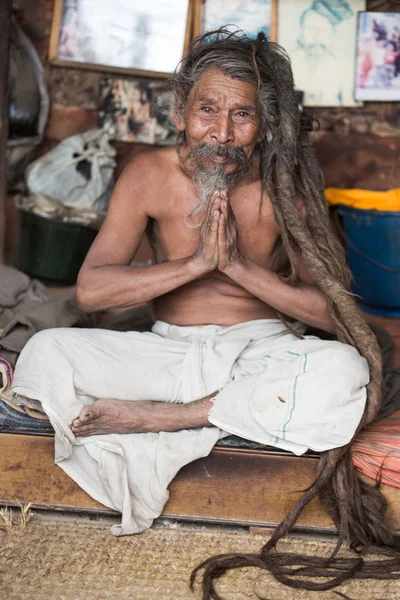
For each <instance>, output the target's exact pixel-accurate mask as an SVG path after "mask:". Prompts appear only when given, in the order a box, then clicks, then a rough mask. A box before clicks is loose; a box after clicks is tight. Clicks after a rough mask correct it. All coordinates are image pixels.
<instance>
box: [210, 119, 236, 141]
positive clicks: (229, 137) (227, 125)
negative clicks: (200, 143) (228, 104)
mask: <svg viewBox="0 0 400 600" xmlns="http://www.w3.org/2000/svg"><path fill="white" fill-rule="evenodd" d="M213 125H214V126H213V128H212V131H211V137H212V138H213V139H214V140H216V141H217V142H218V143H219V144H227V143H228V142H233V138H234V134H233V123H232V120H231V118H230V116H229V115H226V114H219V115H218V118H217V120H216V121H214V124H213Z"/></svg>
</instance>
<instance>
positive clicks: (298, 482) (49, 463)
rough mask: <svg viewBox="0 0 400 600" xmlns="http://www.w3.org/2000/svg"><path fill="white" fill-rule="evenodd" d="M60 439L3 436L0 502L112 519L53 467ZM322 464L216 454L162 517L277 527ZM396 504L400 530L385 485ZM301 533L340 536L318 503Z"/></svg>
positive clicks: (197, 465) (178, 482)
mask: <svg viewBox="0 0 400 600" xmlns="http://www.w3.org/2000/svg"><path fill="white" fill-rule="evenodd" d="M53 444H54V442H53V439H52V438H50V437H44V436H28V435H14V434H0V504H2V505H10V506H11V505H16V504H18V503H19V502H22V503H27V502H32V503H33V506H34V507H36V508H47V509H56V510H57V509H58V510H65V511H80V512H89V513H90V512H96V513H99V514H109V513H112V511H111V510H110V509H107V508H106V507H104V506H102V505H101V504H99V503H98V502H96V501H95V500H93V499H92V498H90V496H88V495H87V494H86V493H85V492H84V491H83V490H81V489H80V488H79V487H78V486H77V485H76V484H75V483H74V482H73V481H72V480H71V479H70V478H69V477H68V476H67V475H66V474H65V473H64V471H62V469H60V468H59V467H57V466H56V465H54V462H53V452H54V450H53ZM317 460H318V459H316V458H305V457H295V456H290V455H284V454H282V453H272V452H268V451H263V450H257V451H255V450H247V449H237V448H229V449H228V448H221V447H219V448H218V447H217V448H215V449H214V450H213V451H212V453H211V454H210V456H209V457H207V458H204V459H200V460H197V461H195V462H193V463H191V464H190V465H187V466H186V467H184V468H183V469H181V471H180V472H179V473H178V475H177V477H176V478H175V479H174V481H173V482H172V483H171V485H170V500H169V501H168V503H167V505H166V506H165V509H164V512H163V515H164V516H167V517H171V518H177V519H187V520H203V521H211V522H221V523H235V524H243V525H250V526H271V525H276V524H277V523H279V522H280V521H281V520H282V518H283V517H284V516H285V515H286V513H287V512H288V510H289V508H290V507H291V505H292V503H293V502H294V501H295V500H296V499H297V498H298V497H299V496H300V494H301V490H302V489H304V488H305V487H307V486H308V485H309V484H310V483H311V482H312V480H313V477H314V475H315V470H316V465H317ZM382 488H383V489H384V493H385V495H386V497H387V498H388V500H389V503H390V504H391V512H390V515H389V520H390V522H391V524H392V525H393V526H394V527H396V529H400V491H399V490H397V489H395V488H390V487H388V486H382ZM297 526H298V527H301V528H303V529H304V528H305V529H318V530H324V531H327V530H328V531H333V530H334V528H333V524H332V522H331V521H330V519H329V517H328V516H327V515H326V513H325V511H324V510H323V509H322V507H321V505H320V503H319V501H318V500H315V501H313V502H312V503H311V504H310V505H309V506H308V507H307V508H306V509H305V510H304V511H303V513H302V515H301V517H300V519H299V521H298V523H297Z"/></svg>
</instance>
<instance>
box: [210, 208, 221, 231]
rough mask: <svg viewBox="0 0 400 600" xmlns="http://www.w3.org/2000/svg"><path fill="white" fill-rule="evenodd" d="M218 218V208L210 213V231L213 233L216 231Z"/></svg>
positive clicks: (219, 215)
mask: <svg viewBox="0 0 400 600" xmlns="http://www.w3.org/2000/svg"><path fill="white" fill-rule="evenodd" d="M220 218H221V212H220V211H219V210H215V211H214V213H213V215H212V219H211V224H210V231H212V232H213V233H216V232H217V231H218V228H219V222H220Z"/></svg>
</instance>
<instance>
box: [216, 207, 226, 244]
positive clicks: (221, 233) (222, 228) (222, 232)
mask: <svg viewBox="0 0 400 600" xmlns="http://www.w3.org/2000/svg"><path fill="white" fill-rule="evenodd" d="M225 238H226V218H225V215H224V213H223V212H221V213H220V217H219V223H218V243H219V244H224V245H225Z"/></svg>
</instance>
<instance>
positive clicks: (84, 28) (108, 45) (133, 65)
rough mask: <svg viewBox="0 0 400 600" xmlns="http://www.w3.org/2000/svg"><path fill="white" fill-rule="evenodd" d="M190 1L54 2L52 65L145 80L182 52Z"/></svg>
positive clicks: (171, 65) (169, 68) (168, 67)
mask: <svg viewBox="0 0 400 600" xmlns="http://www.w3.org/2000/svg"><path fill="white" fill-rule="evenodd" d="M193 1H194V0H168V1H166V0H149V1H147V2H146V1H143V0H55V4H54V12H53V23H52V30H51V36H50V50H49V59H50V61H51V62H52V64H56V65H61V66H69V67H77V68H88V69H94V70H101V71H106V72H115V73H125V74H126V73H130V74H135V75H144V76H151V77H165V76H168V75H169V74H171V73H172V72H173V71H174V69H175V68H176V66H177V65H178V63H179V62H180V60H181V59H182V56H183V54H184V52H185V50H186V48H187V47H188V44H189V41H190V33H191V27H192V3H193Z"/></svg>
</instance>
